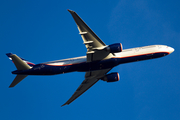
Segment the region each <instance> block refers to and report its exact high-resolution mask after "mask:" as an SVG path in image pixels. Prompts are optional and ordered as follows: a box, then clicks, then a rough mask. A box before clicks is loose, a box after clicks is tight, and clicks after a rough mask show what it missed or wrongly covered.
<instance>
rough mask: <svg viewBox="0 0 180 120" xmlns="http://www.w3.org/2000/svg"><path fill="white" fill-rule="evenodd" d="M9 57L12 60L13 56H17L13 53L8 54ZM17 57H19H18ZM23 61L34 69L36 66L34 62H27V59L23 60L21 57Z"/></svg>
mask: <svg viewBox="0 0 180 120" xmlns="http://www.w3.org/2000/svg"><path fill="white" fill-rule="evenodd" d="M6 55H7V56H8V57H9V59H10V60H12V57H11V56H13V55H15V54H12V53H7V54H6ZM16 56H17V55H16ZM19 58H20V59H21V60H22V61H24V62H25V63H27V64H28V65H29V66H31V67H33V66H34V65H35V64H34V63H32V62H29V61H27V60H25V59H23V58H21V57H19Z"/></svg>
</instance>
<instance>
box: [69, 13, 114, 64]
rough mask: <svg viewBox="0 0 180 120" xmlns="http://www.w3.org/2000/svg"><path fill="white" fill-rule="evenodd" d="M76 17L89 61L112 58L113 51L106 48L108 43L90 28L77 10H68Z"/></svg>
mask: <svg viewBox="0 0 180 120" xmlns="http://www.w3.org/2000/svg"><path fill="white" fill-rule="evenodd" d="M68 11H69V12H70V13H71V15H72V17H73V18H74V20H75V22H76V24H77V27H78V30H79V34H80V35H81V37H82V39H83V42H84V44H85V46H86V48H87V53H86V54H87V62H92V61H96V60H102V59H105V58H110V57H111V56H112V54H111V53H109V52H107V51H106V50H104V48H105V47H106V44H105V43H104V42H103V41H102V40H101V39H100V38H99V37H98V36H97V35H96V34H95V33H94V32H93V31H92V30H91V28H89V26H88V25H87V24H86V23H85V22H84V21H83V20H82V19H81V18H80V17H79V16H78V15H77V13H76V12H74V11H72V10H68Z"/></svg>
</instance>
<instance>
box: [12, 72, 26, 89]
mask: <svg viewBox="0 0 180 120" xmlns="http://www.w3.org/2000/svg"><path fill="white" fill-rule="evenodd" d="M26 77H27V75H17V76H16V77H15V79H14V80H13V82H12V83H11V85H10V86H9V87H14V86H15V85H17V84H18V83H19V82H21V81H22V80H23V79H24V78H26Z"/></svg>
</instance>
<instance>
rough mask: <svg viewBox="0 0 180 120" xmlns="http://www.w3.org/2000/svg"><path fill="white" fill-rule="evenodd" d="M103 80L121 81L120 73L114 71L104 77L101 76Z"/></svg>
mask: <svg viewBox="0 0 180 120" xmlns="http://www.w3.org/2000/svg"><path fill="white" fill-rule="evenodd" d="M101 79H102V80H103V81H107V82H116V81H119V73H117V72H113V73H110V74H107V75H105V76H104V77H103V78H101Z"/></svg>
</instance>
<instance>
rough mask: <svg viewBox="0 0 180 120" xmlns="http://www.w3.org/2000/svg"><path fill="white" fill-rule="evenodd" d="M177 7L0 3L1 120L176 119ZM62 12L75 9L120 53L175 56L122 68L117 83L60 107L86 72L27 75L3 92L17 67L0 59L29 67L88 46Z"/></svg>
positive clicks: (120, 1)
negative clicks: (154, 50)
mask: <svg viewBox="0 0 180 120" xmlns="http://www.w3.org/2000/svg"><path fill="white" fill-rule="evenodd" d="M179 5H180V1H178V0H171V1H168V0H164V1H162V0H148V1H143V0H136V1H131V0H113V1H110V0H99V1H97V0H91V1H89V0H79V1H74V0H67V1H62V0H57V1H56V0H51V1H48V0H35V1H32V0H26V1H22V0H16V1H14V0H2V1H0V11H1V12H0V16H1V19H0V46H1V47H0V55H1V63H2V65H1V68H2V70H1V80H0V91H1V92H0V96H1V99H0V108H1V109H0V119H2V120H24V119H26V120H32V119H34V120H36V119H43V120H49V119H55V120H56V119H58V120H59V119H61V120H63V119H66V120H67V119H79V120H81V119H83V120H84V119H86V120H92V119H104V120H109V119H122V120H132V119H133V120H145V119H146V120H159V119H164V120H169V119H173V120H179V119H180V79H179V78H180V55H179V53H180V47H179V45H180V22H179V21H180V16H179V14H180V8H179ZM67 9H71V10H74V11H76V12H77V13H78V14H79V16H80V17H81V18H82V19H83V20H84V21H85V22H86V23H87V24H88V25H89V26H90V27H91V28H92V30H93V31H94V32H95V33H96V34H97V35H98V36H99V37H100V38H101V39H102V40H103V41H104V42H105V43H106V44H107V45H108V44H112V43H118V42H120V43H122V44H123V47H124V49H126V48H133V47H140V46H146V45H154V44H162V45H168V46H171V47H173V48H175V52H174V53H172V54H170V55H168V56H165V57H163V58H158V59H154V60H147V61H141V62H135V63H128V64H123V65H119V66H117V67H115V68H114V69H112V70H111V72H119V74H120V81H119V82H114V83H106V82H103V81H99V82H98V83H97V84H95V85H94V86H93V87H92V88H90V89H89V90H88V91H87V92H86V93H84V94H83V95H82V96H80V97H79V98H78V99H76V100H75V101H74V102H73V103H72V104H70V105H67V106H64V107H60V106H61V105H62V104H64V103H65V102H66V101H67V100H68V99H69V98H70V97H71V95H72V94H73V93H74V91H75V90H76V89H77V87H78V86H79V85H80V83H81V82H82V81H83V80H84V73H80V72H74V73H68V74H61V75H55V76H28V77H27V78H26V79H24V80H23V81H22V82H21V83H20V84H18V85H17V86H15V87H14V88H8V86H9V85H10V83H11V82H12V80H13V79H14V77H15V75H12V74H11V71H13V70H15V69H16V68H15V66H14V65H13V63H12V62H10V61H9V60H8V58H7V57H6V56H5V53H8V52H12V53H15V54H17V55H19V56H20V57H23V58H25V59H27V60H29V61H31V62H34V63H41V62H46V61H52V60H58V59H64V58H71V57H78V56H83V55H85V54H86V48H85V46H84V45H83V41H82V39H81V37H80V35H79V34H78V30H77V27H76V24H75V22H74V20H73V18H72V17H71V15H70V13H69V12H68V11H67Z"/></svg>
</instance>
